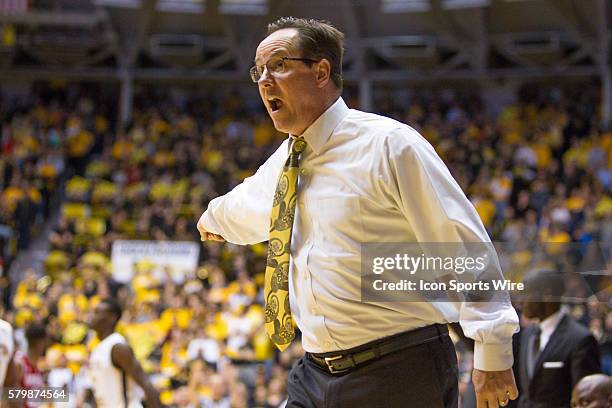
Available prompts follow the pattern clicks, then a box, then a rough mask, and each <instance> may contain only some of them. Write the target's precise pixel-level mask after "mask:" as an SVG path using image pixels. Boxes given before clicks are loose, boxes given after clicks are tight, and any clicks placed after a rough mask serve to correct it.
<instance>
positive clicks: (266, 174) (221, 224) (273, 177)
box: [198, 141, 288, 245]
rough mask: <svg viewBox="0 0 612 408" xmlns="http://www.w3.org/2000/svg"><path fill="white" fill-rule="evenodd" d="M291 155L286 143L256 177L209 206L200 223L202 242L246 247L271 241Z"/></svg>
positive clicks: (218, 198)
mask: <svg viewBox="0 0 612 408" xmlns="http://www.w3.org/2000/svg"><path fill="white" fill-rule="evenodd" d="M287 155H288V151H287V142H286V141H285V142H283V143H282V144H281V145H280V147H279V148H278V149H277V150H276V152H274V154H273V155H272V156H270V157H269V158H268V160H266V162H265V163H264V164H263V165H262V166H261V167H260V168H259V169H258V170H257V172H256V173H255V174H254V175H253V176H251V177H247V178H246V179H244V181H243V182H242V183H241V184H239V185H237V186H236V187H234V189H233V190H232V191H230V192H229V193H227V194H225V195H223V196H220V197H217V198H215V199H214V200H212V201H211V202H210V203H209V204H208V209H207V210H206V211H205V212H204V214H202V216H201V217H200V220H199V221H198V231H199V232H200V236H201V238H202V241H205V240H206V239H211V240H215V241H222V240H224V239H225V240H227V241H229V242H232V243H234V244H241V245H245V244H255V243H258V242H263V241H266V240H267V239H268V236H269V229H270V213H271V212H272V200H273V197H274V191H275V189H276V183H277V179H278V176H279V174H280V171H281V168H282V166H283V164H284V161H285V159H286V158H287Z"/></svg>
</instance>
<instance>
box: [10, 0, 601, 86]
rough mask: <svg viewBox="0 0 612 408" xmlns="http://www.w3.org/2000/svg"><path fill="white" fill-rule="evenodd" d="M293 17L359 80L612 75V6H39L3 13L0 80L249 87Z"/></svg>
mask: <svg viewBox="0 0 612 408" xmlns="http://www.w3.org/2000/svg"><path fill="white" fill-rule="evenodd" d="M2 1H3V0H0V3H2ZM4 1H8V0H4ZM12 1H15V0H12ZM283 15H293V16H300V17H303V16H307V17H314V18H322V19H326V20H329V21H331V22H332V23H334V24H335V25H336V26H338V27H339V28H340V29H341V30H343V31H344V32H345V34H346V37H347V45H346V50H347V51H346V57H345V67H344V71H345V78H346V80H347V81H349V82H358V81H362V80H368V81H395V80H407V81H410V80H420V79H423V78H429V79H431V78H440V79H444V78H450V79H478V78H486V77H491V78H497V77H514V76H516V77H525V76H551V75H556V76H563V75H568V76H575V75H585V76H588V75H603V74H604V73H605V71H607V75H608V76H609V71H610V63H611V61H610V48H611V44H612V31H611V26H612V24H611V20H612V0H355V1H351V0H214V1H213V0H34V1H31V2H30V7H29V9H28V10H27V11H26V12H19V11H17V12H15V11H10V10H9V11H7V10H4V11H2V8H1V7H0V26H2V27H3V30H4V35H3V38H4V41H3V42H2V43H1V44H0V79H2V78H4V79H5V80H6V79H7V78H11V79H13V78H18V77H21V78H29V79H34V78H36V79H44V78H58V77H60V78H78V79H97V80H120V81H125V80H128V79H129V80H136V81H154V80H169V81H174V80H227V81H247V80H248V74H247V71H248V68H249V67H250V66H251V65H252V59H253V55H254V50H255V48H256V46H257V44H258V42H259V41H260V40H261V39H262V38H263V36H264V32H265V26H266V24H267V23H268V22H270V21H273V20H274V19H276V18H277V17H279V16H283ZM7 30H9V31H7ZM7 33H8V36H7ZM12 34H14V35H13V36H12V37H11V35H12Z"/></svg>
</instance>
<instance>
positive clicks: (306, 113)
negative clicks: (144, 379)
mask: <svg viewBox="0 0 612 408" xmlns="http://www.w3.org/2000/svg"><path fill="white" fill-rule="evenodd" d="M342 44H343V34H342V33H341V32H339V31H338V30H337V29H335V28H334V27H333V26H331V25H329V24H327V23H324V22H320V21H316V20H306V19H297V18H291V17H289V18H281V19H279V20H277V21H276V22H275V23H273V24H270V25H269V26H268V36H267V37H266V38H265V39H264V40H263V41H262V42H261V43H260V45H259V47H258V48H257V52H256V56H255V66H254V67H253V68H252V69H251V78H252V80H253V81H254V82H256V83H257V85H258V88H259V92H260V95H261V98H262V100H263V103H264V105H265V106H266V108H267V110H268V113H269V115H270V117H271V118H272V121H273V122H274V125H275V127H276V129H277V130H279V131H281V132H286V133H289V135H290V138H289V140H287V141H285V142H284V143H282V144H281V146H280V147H279V148H278V149H277V150H276V152H275V153H274V154H273V155H272V156H271V157H270V158H268V160H267V161H266V162H265V163H264V164H263V165H262V166H261V167H260V168H259V169H258V171H257V172H256V174H255V175H253V176H252V177H249V178H247V179H245V180H244V181H243V182H242V183H241V184H240V185H238V186H237V187H235V188H234V189H233V190H232V191H230V192H229V193H227V194H225V195H224V196H221V197H217V198H216V199H214V200H212V201H211V202H210V203H209V205H208V209H207V210H206V211H205V212H204V214H202V216H201V218H200V220H199V222H198V230H199V231H200V234H201V238H202V240H203V241H204V240H217V241H223V240H227V241H228V242H232V243H236V244H243V245H247V244H255V243H257V242H262V241H266V240H268V239H270V242H272V234H273V230H274V229H278V227H277V226H278V225H279V222H280V221H287V220H288V221H289V222H288V223H286V222H285V224H289V227H291V226H292V228H293V230H292V231H291V229H289V234H290V240H289V242H284V244H285V247H288V246H290V256H291V258H290V262H287V263H288V265H287V270H285V271H284V273H285V274H284V275H280V278H279V279H278V280H276V281H275V280H274V277H275V276H276V273H275V275H273V277H272V291H274V290H278V288H279V287H281V290H282V285H281V284H282V283H283V279H284V280H285V282H286V283H287V289H286V290H287V292H288V298H286V299H285V301H284V302H283V301H282V298H280V299H281V300H280V301H279V300H275V302H270V301H268V302H267V303H269V304H268V305H267V309H266V318H267V322H272V321H273V320H275V319H276V318H277V317H278V315H279V313H280V312H282V313H283V314H284V318H283V319H282V321H280V322H278V323H277V322H274V327H273V329H274V330H275V332H274V333H273V335H272V334H271V338H272V339H273V341H274V342H275V344H277V345H278V346H279V348H281V350H282V349H283V347H286V345H287V343H289V342H291V340H292V338H293V334H292V329H291V327H290V325H287V324H286V320H285V318H286V317H287V316H289V321H291V319H293V320H294V321H295V323H296V324H297V326H298V327H299V329H300V331H301V333H302V344H303V346H304V349H305V350H306V352H307V353H306V356H305V357H304V358H303V359H301V360H300V361H298V363H297V364H296V365H295V366H294V367H293V369H292V371H291V373H290V375H289V379H288V385H287V392H288V402H287V407H323V406H326V407H342V406H347V407H348V406H350V407H353V406H354V407H366V406H367V407H369V408H372V407H387V408H389V407H406V406H409V407H424V408H432V407H456V406H457V395H458V392H457V363H456V358H455V350H454V347H453V344H452V342H451V340H450V339H449V337H448V331H447V328H446V323H448V322H456V321H460V323H461V325H462V327H463V329H464V332H465V334H466V335H467V336H469V337H471V338H472V339H474V340H475V362H474V366H475V369H474V372H473V381H474V385H475V389H476V393H477V399H478V408H486V407H488V408H491V407H497V406H498V405H501V406H505V405H507V404H508V401H509V399H515V398H517V396H518V391H517V388H516V385H515V381H514V377H513V374H512V370H511V367H512V363H513V356H512V342H511V337H512V334H513V333H515V332H516V331H517V330H518V318H517V315H516V312H515V311H514V309H513V308H512V307H511V305H510V303H509V302H502V303H470V304H467V303H466V304H463V305H460V307H458V308H449V307H448V305H449V304H450V303H447V304H446V305H445V306H440V305H438V304H434V303H426V302H421V303H417V302H405V303H387V304H386V303H373V302H362V301H361V292H360V291H361V253H360V252H361V243H363V242H411V243H414V242H489V237H488V236H487V233H486V232H485V229H484V227H483V225H482V223H481V221H480V219H479V217H478V215H477V213H476V211H475V210H474V208H473V206H472V205H471V204H470V202H469V201H468V200H467V198H466V197H465V195H464V193H463V192H462V191H461V189H460V187H459V186H458V184H457V183H456V182H455V180H454V179H453V177H452V176H451V174H450V172H449V171H448V169H447V168H446V166H445V165H444V163H443V162H442V161H441V159H440V158H439V157H438V156H437V154H436V153H435V151H434V149H433V148H432V146H431V145H430V144H429V143H428V142H427V141H426V140H425V139H424V138H423V137H421V135H419V133H418V132H417V131H415V130H414V129H412V128H410V127H409V126H407V125H405V124H402V123H399V122H397V121H394V120H391V119H389V118H386V117H382V116H378V115H373V114H369V113H364V112H360V111H357V110H352V109H349V108H348V107H347V106H346V104H345V103H344V101H343V100H342V98H341V97H340V94H341V92H342V73H341V67H342V53H343V49H342V47H343V45H342ZM303 142H305V146H306V147H305V148H304V143H303ZM296 146H298V147H299V148H297V147H296ZM288 156H289V158H288ZM298 160H299V162H298ZM298 163H299V164H298ZM298 166H299V172H298V174H299V177H298V178H297V182H296V183H297V185H296V188H295V196H292V197H291V200H290V201H288V202H287V203H285V202H282V200H283V199H284V198H283V197H285V196H287V195H289V194H287V191H288V190H287V184H288V183H287V180H291V178H290V176H289V170H290V169H291V168H292V167H293V168H295V167H298ZM281 172H282V175H281ZM279 175H281V177H280V178H279ZM290 183H291V181H290V182H289V184H290ZM277 184H278V185H277ZM289 188H291V187H289ZM283 189H284V190H283ZM289 191H291V190H289ZM279 202H280V209H279V208H278V206H279ZM287 208H289V210H287ZM294 208H295V210H294ZM279 214H280V215H279ZM283 217H284V218H283ZM271 221H272V223H271ZM280 241H281V243H282V241H283V239H282V238H281V239H280ZM281 247H282V245H281ZM278 249H279V248H278V247H276V248H271V249H269V255H268V267H269V268H270V267H272V268H274V267H275V266H276V267H278V268H280V266H279V265H281V262H280V261H278V262H277V260H276V259H272V258H273V257H274V256H277V255H278V254H277V252H279V251H278ZM280 249H282V248H280ZM271 259H272V260H271ZM278 259H280V258H278ZM281 266H282V265H281ZM278 268H277V270H278ZM280 270H281V272H282V268H280ZM275 272H276V271H275ZM276 277H278V276H276ZM266 280H267V281H268V271H266ZM275 285H276V286H275ZM267 291H268V289H266V292H267ZM274 297H275V296H272V297H268V294H266V299H268V300H269V299H271V298H274ZM277 299H278V298H277ZM273 300H274V299H273ZM283 304H284V308H283ZM289 309H290V310H289ZM450 309H452V310H450ZM268 312H270V313H269V314H268ZM268 318H269V319H268ZM269 334H270V333H269Z"/></svg>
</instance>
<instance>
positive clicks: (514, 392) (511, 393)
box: [506, 375, 519, 401]
mask: <svg viewBox="0 0 612 408" xmlns="http://www.w3.org/2000/svg"><path fill="white" fill-rule="evenodd" d="M507 384H508V383H507ZM506 388H507V393H508V397H509V398H510V399H511V400H513V401H514V400H515V399H517V398H518V396H519V392H518V388H516V382H515V380H514V375H513V376H512V380H511V382H510V384H509V385H507V386H506Z"/></svg>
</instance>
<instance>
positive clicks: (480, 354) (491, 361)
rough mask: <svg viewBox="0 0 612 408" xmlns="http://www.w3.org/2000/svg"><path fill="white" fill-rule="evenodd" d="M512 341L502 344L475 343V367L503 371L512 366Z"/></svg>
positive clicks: (482, 369)
mask: <svg viewBox="0 0 612 408" xmlns="http://www.w3.org/2000/svg"><path fill="white" fill-rule="evenodd" d="M513 363H514V357H513V356H512V342H510V343H502V344H485V343H480V342H478V341H477V342H475V343H474V368H476V369H478V370H481V371H503V370H507V369H509V368H512V364H513Z"/></svg>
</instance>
